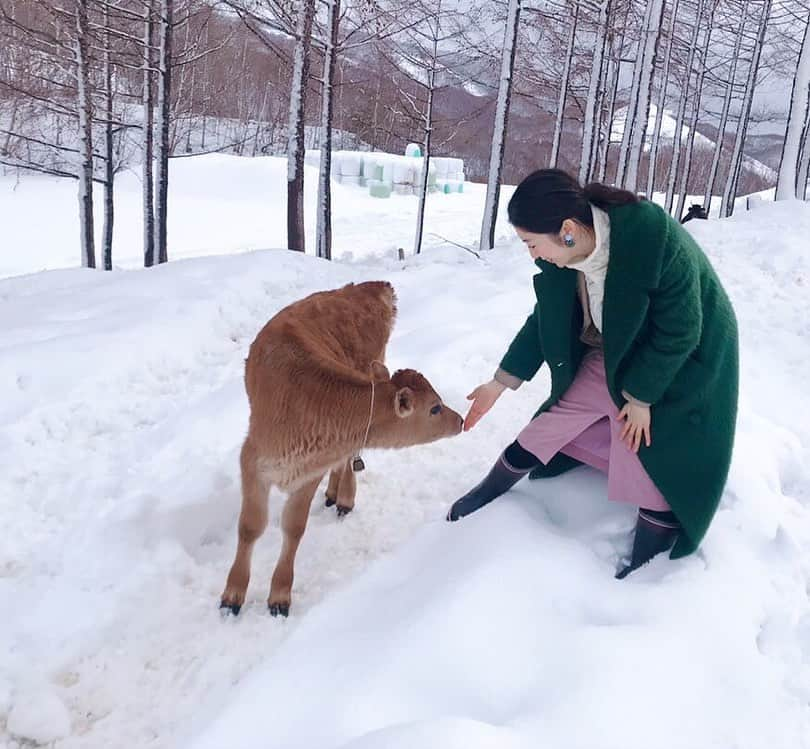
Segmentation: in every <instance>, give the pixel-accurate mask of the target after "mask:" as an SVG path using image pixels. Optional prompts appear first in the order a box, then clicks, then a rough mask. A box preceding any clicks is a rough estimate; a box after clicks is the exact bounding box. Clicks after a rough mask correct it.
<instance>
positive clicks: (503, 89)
mask: <svg viewBox="0 0 810 749" xmlns="http://www.w3.org/2000/svg"><path fill="white" fill-rule="evenodd" d="M521 1H522V0H509V7H508V10H507V12H506V28H505V30H504V35H503V52H502V53H501V79H500V83H499V85H498V101H497V104H496V106H495V126H494V132H493V134H492V148H491V149H490V154H489V173H488V175H487V196H486V200H485V201H484V221H483V223H482V225H481V238H480V241H479V246H480V249H481V250H491V249H492V248H493V247H494V246H495V224H496V222H497V219H498V201H499V199H500V193H501V173H502V171H503V154H504V150H505V148H506V131H507V127H508V125H509V104H510V101H511V99H512V75H513V72H514V69H515V52H516V50H517V34H518V25H519V23H520V5H521Z"/></svg>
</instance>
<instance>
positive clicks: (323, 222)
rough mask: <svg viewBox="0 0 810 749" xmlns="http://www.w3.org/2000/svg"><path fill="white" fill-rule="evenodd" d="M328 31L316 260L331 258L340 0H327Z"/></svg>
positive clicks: (322, 112) (324, 72)
mask: <svg viewBox="0 0 810 749" xmlns="http://www.w3.org/2000/svg"><path fill="white" fill-rule="evenodd" d="M326 2H327V21H326V27H327V29H328V34H327V39H326V50H325V51H324V58H323V81H322V88H321V90H322V92H323V93H322V95H321V163H320V174H319V181H318V225H317V226H318V240H317V254H318V257H322V258H326V259H327V260H331V259H332V191H331V189H330V179H331V174H332V110H333V100H332V98H333V97H332V91H333V88H334V85H335V55H336V50H337V45H338V29H339V26H340V0H326Z"/></svg>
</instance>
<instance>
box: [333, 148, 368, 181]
mask: <svg viewBox="0 0 810 749" xmlns="http://www.w3.org/2000/svg"><path fill="white" fill-rule="evenodd" d="M338 153H340V174H341V176H343V177H360V176H361V167H362V164H363V156H362V155H361V154H360V153H359V152H355V151H339V152H338Z"/></svg>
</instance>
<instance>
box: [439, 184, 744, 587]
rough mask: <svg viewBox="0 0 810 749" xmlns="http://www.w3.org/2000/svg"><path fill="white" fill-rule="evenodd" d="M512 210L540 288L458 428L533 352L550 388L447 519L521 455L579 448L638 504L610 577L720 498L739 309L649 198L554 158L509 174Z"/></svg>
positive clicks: (529, 459) (516, 469)
mask: <svg viewBox="0 0 810 749" xmlns="http://www.w3.org/2000/svg"><path fill="white" fill-rule="evenodd" d="M509 222H510V223H511V224H512V225H513V226H514V227H515V231H516V232H517V234H518V236H519V237H520V238H521V239H522V240H523V241H524V242H525V243H526V246H527V247H528V249H529V254H530V255H531V257H532V259H533V260H534V261H535V264H536V265H537V266H538V267H539V268H540V271H541V272H540V273H538V274H536V275H535V276H534V290H535V295H536V297H537V303H536V304H535V307H534V311H533V312H532V314H531V315H529V318H528V319H527V320H526V323H525V324H524V325H523V327H522V328H521V330H520V331H519V332H518V334H517V335H516V336H515V338H514V340H513V341H512V343H511V345H510V346H509V349H508V350H507V352H506V355H505V356H504V358H503V360H502V361H501V363H500V366H499V368H498V370H497V371H496V373H495V376H494V378H493V379H492V380H490V381H489V382H487V383H485V384H483V385H479V386H478V387H477V388H476V389H475V390H473V392H472V393H471V394H470V395H469V396H468V398H469V399H470V400H472V401H473V403H472V406H471V407H470V410H469V413H468V414H467V417H466V420H465V423H464V429H465V430H469V429H472V428H473V427H474V426H475V424H476V423H477V422H478V421H479V420H480V419H481V417H482V416H483V415H484V414H485V413H487V411H489V409H490V408H492V406H493V404H494V403H495V401H496V400H497V399H498V398H499V397H500V395H501V393H503V391H504V390H505V389H506V388H511V389H516V388H517V387H519V386H520V384H521V383H522V382H523V381H524V380H530V379H531V378H532V377H533V376H534V375H535V374H536V372H537V371H538V369H539V368H540V366H541V364H542V363H543V362H546V363H547V364H548V366H549V368H550V370H551V395H550V397H549V398H548V400H546V402H545V403H543V405H542V406H540V409H539V410H538V412H537V413H536V414H535V416H534V418H533V419H532V420H531V422H529V424H528V425H527V426H526V427H525V429H523V431H521V432H520V434H518V436H517V439H516V440H515V441H514V442H513V443H512V444H511V445H509V447H507V448H506V450H505V451H504V452H503V453H502V454H501V456H500V457H499V458H498V461H497V462H496V463H495V465H494V467H493V468H492V470H491V471H490V472H489V474H488V475H487V476H486V478H484V480H483V481H482V482H481V483H480V484H479V485H478V486H476V487H475V488H474V489H472V490H471V491H470V492H469V493H468V494H465V495H464V496H463V497H461V499H459V500H457V501H456V502H455V503H454V504H453V506H452V507H451V508H450V511H449V513H448V515H447V519H448V520H458V519H459V518H462V517H464V516H465V515H468V514H470V513H471V512H474V511H475V510H478V509H479V508H481V507H483V506H484V505H485V504H487V503H488V502H491V501H492V500H493V499H495V498H496V497H498V496H500V495H501V494H503V493H504V492H505V491H506V490H507V489H509V488H510V487H512V486H513V485H514V484H515V483H516V482H517V481H519V480H520V479H521V478H522V477H523V476H524V475H526V474H527V473H529V472H530V471H531V472H532V478H543V477H548V476H556V475H558V474H560V473H563V472H564V471H567V470H569V469H571V468H574V467H575V466H578V465H582V464H583V463H586V464H588V465H590V466H593V467H595V468H597V469H599V470H602V471H605V472H606V473H607V475H608V498H609V499H611V500H614V501H618V502H629V503H632V504H634V505H637V506H638V507H639V511H638V518H637V521H636V530H635V537H634V541H633V548H632V552H631V554H630V559H629V562H628V563H627V564H626V565H623V566H622V567H621V569H620V570H619V571H618V572H617V574H616V577H618V578H623V577H625V576H626V575H627V574H629V573H630V572H632V571H633V570H635V569H638V568H639V567H640V566H641V565H643V564H645V563H646V562H648V561H649V560H650V559H652V557H653V556H655V555H656V554H658V553H660V552H663V551H667V550H669V549H670V548H671V549H672V552H671V557H672V558H673V559H675V558H678V557H682V556H686V555H687V554H690V553H692V552H693V551H695V549H697V547H698V545H699V544H700V541H701V539H702V538H703V536H704V534H705V533H706V530H707V529H708V527H709V524H710V523H711V520H712V517H713V516H714V513H715V510H716V509H717V505H718V503H719V501H720V496H721V494H722V491H723V486H724V484H725V481H726V476H727V475H728V469H729V463H730V461H731V449H732V443H733V440H734V427H735V420H736V413H737V385H738V341H737V325H736V321H735V317H734V312H733V310H732V308H731V304H730V302H729V300H728V297H727V296H726V293H725V291H724V290H723V287H722V286H721V284H720V281H719V279H718V278H717V276H716V274H715V272H714V270H713V269H712V267H711V265H710V263H709V261H708V259H707V258H706V256H705V255H704V253H703V251H702V250H701V249H700V247H698V245H697V244H696V243H695V241H694V239H692V237H691V235H690V234H689V233H688V232H687V231H686V230H685V229H683V228H682V227H681V226H680V224H679V223H678V222H677V221H675V220H674V219H673V218H671V217H670V216H669V215H668V214H667V213H665V212H664V211H663V210H662V209H661V208H660V207H658V206H657V205H655V204H654V203H651V202H648V201H646V200H639V199H638V198H637V197H636V196H635V195H634V194H632V193H630V192H626V191H624V190H618V189H616V188H613V187H608V186H607V185H601V184H590V185H587V186H586V187H585V188H582V187H580V185H579V184H578V183H577V181H576V180H575V179H574V178H573V177H571V176H569V175H568V174H566V173H565V172H562V171H560V170H557V169H541V170H540V171H537V172H534V173H532V174H530V175H529V176H528V177H526V179H524V180H523V182H521V184H520V185H518V187H517V189H516V190H515V193H514V195H513V196H512V199H511V200H510V201H509Z"/></svg>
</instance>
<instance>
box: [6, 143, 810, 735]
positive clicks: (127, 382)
mask: <svg viewBox="0 0 810 749" xmlns="http://www.w3.org/2000/svg"><path fill="white" fill-rule="evenodd" d="M195 162H197V163H196V166H192V164H194V163H195ZM175 178H176V180H177V184H178V193H177V197H176V199H175V200H174V201H173V203H172V207H171V210H172V217H171V222H172V223H171V228H170V233H171V236H173V237H174V238H175V239H174V242H175V243H176V244H174V245H173V248H174V249H173V250H172V249H170V254H173V255H174V257H179V256H184V257H188V258H191V256H192V255H199V256H202V255H215V254H216V253H218V252H219V253H221V254H219V255H217V256H211V257H194V258H191V259H185V260H180V261H175V262H172V263H170V264H168V265H166V266H162V267H159V268H155V269H151V270H149V271H144V270H139V269H135V266H137V264H138V256H139V252H140V249H139V246H138V241H139V239H138V232H137V226H138V224H137V221H136V219H137V213H136V206H137V192H136V190H135V186H134V184H133V185H132V186H131V189H132V191H133V205H132V207H131V208H125V209H123V210H122V216H121V223H120V225H119V232H120V233H119V235H118V237H119V241H120V245H121V247H122V251H121V257H119V261H120V264H121V265H122V266H124V267H125V268H126V267H128V268H131V269H129V270H127V269H122V270H117V271H115V272H113V273H111V274H103V273H100V272H94V271H86V270H77V269H73V270H51V271H48V272H40V273H32V274H30V275H24V276H18V277H14V278H6V279H3V280H0V318H2V320H3V325H2V326H0V382H2V384H3V392H4V398H3V399H2V400H0V512H2V517H3V536H2V543H0V609H2V611H3V612H4V616H3V617H0V642H2V643H3V645H4V647H3V648H2V649H0V747H2V749H23V747H25V748H26V749H27V747H29V746H30V743H29V740H33V741H39V742H43V743H44V742H49V741H52V742H53V743H52V744H51V745H50V746H52V747H53V749H109V748H112V747H116V748H117V747H127V749H146V748H147V747H149V749H155V748H159V749H168V748H169V747H172V748H174V747H178V748H183V749H214V748H216V749H220V747H233V748H234V749H253V748H254V747H255V748H256V749H258V748H259V747H261V748H262V749H276V748H278V749H282V748H283V749H298V748H299V747H300V749H314V748H316V747H317V748H318V749H338V748H340V749H404V748H405V747H407V748H408V749H411V748H412V747H413V748H415V747H419V749H455V748H458V749H462V748H463V749H490V748H492V749H495V748H496V747H497V749H501V748H505V749H518V748H519V749H523V748H524V747H538V746H547V747H554V749H593V748H594V747H598V748H599V749H614V747H615V749H619V748H621V749H650V747H652V746H655V747H657V749H695V748H696V747H700V749H730V748H731V747H735V749H762V748H763V747H768V748H769V749H771V748H772V749H797V748H798V749H801V748H802V747H807V746H808V743H807V742H808V737H809V736H810V720H809V718H810V714H809V713H808V709H807V705H808V702H810V598H808V591H809V590H810V467H809V466H810V422H808V420H807V418H806V416H805V415H806V414H807V413H810V391H809V390H808V388H807V386H806V381H805V380H806V373H807V367H808V364H807V363H808V361H809V360H810V323H808V315H807V299H808V285H810V259H808V257H807V253H806V251H805V245H806V237H807V236H808V234H810V206H808V204H803V203H783V204H766V205H763V206H762V207H761V208H760V210H758V211H756V212H752V213H740V214H739V215H738V216H735V217H734V218H732V219H728V220H723V221H720V220H712V221H701V222H698V221H695V222H691V223H690V224H689V225H688V226H689V228H690V230H692V231H693V232H694V233H695V235H696V236H697V238H698V240H699V241H700V242H701V243H702V244H703V245H704V246H705V247H706V249H707V251H708V253H709V255H710V257H711V258H712V260H713V262H714V263H715V266H716V268H717V270H718V272H719V274H720V276H721V278H722V280H723V282H724V283H725V285H726V287H727V289H728V291H729V293H730V295H731V297H732V301H733V302H734V304H735V307H736V310H737V314H738V317H739V322H740V330H741V344H742V361H741V377H742V382H741V401H740V415H739V425H738V436H737V443H736V449H735V455H734V460H733V465H732V469H731V475H730V479H729V483H728V487H727V491H726V494H725V496H724V499H723V503H722V506H721V509H720V511H719V513H718V515H717V518H716V520H715V523H714V525H713V526H712V528H711V530H710V532H709V534H708V536H707V538H706V540H705V543H704V545H703V547H702V548H701V550H700V552H699V553H698V554H696V555H694V556H692V557H690V558H687V559H684V560H679V561H677V562H670V561H668V560H665V559H657V560H655V561H654V562H653V563H652V564H651V565H650V566H649V567H647V568H645V569H643V570H641V571H639V572H638V573H635V574H634V575H632V576H631V577H629V578H628V579H627V580H625V581H622V582H619V581H616V580H614V579H613V570H614V567H615V565H616V562H617V560H618V557H619V555H620V554H621V553H622V552H623V551H624V550H625V549H626V547H627V544H628V541H629V534H630V531H631V528H632V524H633V513H632V510H631V509H630V508H628V507H624V506H613V505H609V504H608V503H607V501H606V500H605V499H604V494H605V481H604V479H603V478H602V477H601V475H599V474H597V473H596V472H593V471H591V470H590V469H584V468H583V469H579V470H578V471H576V472H573V473H571V474H569V475H567V476H565V477H561V478H558V479H554V480H549V481H547V482H541V483H534V482H532V483H529V482H524V483H522V484H520V485H519V486H518V487H517V488H516V489H515V490H514V491H512V492H511V493H510V494H509V495H508V496H506V497H504V498H502V499H501V500H499V501H497V502H494V503H493V504H492V505H490V506H489V507H488V508H486V509H485V510H483V511H481V512H480V513H477V514H475V515H473V516H470V517H469V518H467V519H466V520H464V521H463V522H460V523H457V524H453V525H450V524H447V523H445V522H444V520H443V517H444V513H445V511H446V509H447V507H448V505H449V504H450V503H451V502H452V501H453V500H454V499H456V498H457V497H458V496H459V495H460V494H461V493H463V492H464V491H466V490H467V489H469V488H470V487H471V486H472V485H473V484H474V483H476V482H477V481H478V480H479V479H480V477H481V475H482V474H483V472H484V471H486V470H487V469H488V467H489V465H490V464H491V462H492V461H493V459H494V458H495V457H496V456H497V454H498V452H499V450H500V449H501V448H502V447H503V446H504V445H505V444H507V442H508V441H509V440H511V439H512V438H513V437H514V435H515V433H516V432H517V431H518V430H519V429H520V427H521V426H522V425H523V424H524V423H525V421H526V420H527V419H528V418H530V416H531V414H532V413H533V411H534V408H535V407H536V405H537V404H538V403H539V402H540V400H542V399H543V398H544V397H545V393H546V391H547V388H548V377H547V374H546V372H545V371H541V373H540V374H539V375H538V376H537V378H535V380H534V381H533V382H532V383H530V384H528V385H527V386H525V387H523V388H521V390H519V391H518V392H516V393H508V394H506V395H505V396H504V397H503V398H502V399H501V401H499V403H498V405H497V407H496V408H495V409H494V410H493V411H492V412H491V413H490V414H489V415H488V416H487V417H486V418H485V419H484V420H483V421H482V422H481V424H480V425H479V426H478V427H476V429H475V430H473V431H471V432H469V433H466V434H463V435H461V436H459V437H456V438H453V439H450V440H445V441H442V442H437V443H435V444H433V445H427V446H422V447H418V448H412V449H410V450H407V451H401V452H395V451H391V452H384V451H378V452H370V453H369V454H368V455H367V456H366V464H367V470H366V471H365V472H364V473H363V474H362V475H361V476H360V480H359V490H358V497H357V507H356V509H355V511H354V512H353V513H352V514H351V515H350V516H349V517H348V518H346V519H345V520H344V521H343V522H338V521H337V519H336V517H335V514H334V511H333V510H328V509H326V508H325V507H324V506H323V505H322V503H321V501H320V500H319V499H316V501H315V503H314V504H313V509H312V514H311V517H310V520H309V526H308V529H307V532H306V535H305V536H304V539H303V542H302V545H301V548H300V550H299V553H298V558H297V564H296V581H295V587H294V592H293V595H294V600H293V609H292V612H291V616H290V618H289V619H288V620H286V621H285V620H278V619H273V618H271V617H270V616H269V615H268V614H267V613H266V606H265V600H266V596H267V589H268V585H269V575H270V573H271V571H272V567H273V565H274V563H275V560H276V557H277V555H278V551H279V546H280V543H279V542H280V533H279V529H278V513H279V509H280V500H281V497H280V496H279V495H277V494H275V493H274V494H273V495H272V496H271V524H270V528H269V529H268V531H267V533H266V534H265V536H264V537H263V538H262V539H261V541H260V542H259V543H258V545H257V549H256V553H255V555H254V563H253V578H252V581H251V586H250V589H249V591H248V600H247V603H246V605H245V607H244V609H243V612H242V614H241V615H240V616H239V617H238V618H237V619H233V618H232V619H230V620H223V619H221V617H220V615H219V612H218V610H217V605H218V596H219V594H220V592H221V590H222V587H223V584H224V580H225V575H226V574H227V570H228V566H229V564H230V562H231V559H232V555H233V551H234V547H235V540H236V515H237V512H238V506H239V480H238V475H239V474H238V460H237V458H238V451H239V447H240V444H241V440H242V438H243V436H244V434H245V429H246V419H247V403H246V400H245V396H244V390H243V385H242V372H243V359H244V356H245V355H246V352H247V349H248V346H249V345H250V343H251V341H252V340H253V337H254V336H255V334H256V333H257V331H258V330H259V328H260V327H261V326H262V325H263V324H264V323H265V321H266V320H267V319H268V318H269V317H270V316H272V315H273V314H274V313H275V312H276V311H278V310H279V309H280V308H281V307H283V306H284V305H286V304H287V303H289V302H291V301H293V300H295V299H299V298H301V297H302V296H304V295H306V294H309V293H311V292H313V291H316V290H320V289H326V288H332V287H336V286H339V285H341V284H344V283H346V282H348V281H359V280H366V279H387V280H389V281H391V282H392V283H393V284H394V286H395V287H396V289H397V291H398V294H399V299H400V304H399V308H400V312H399V317H398V322H397V326H396V328H395V331H394V335H393V337H392V341H391V345H390V347H389V354H388V363H389V366H390V367H392V368H397V367H401V366H413V367H417V368H419V369H420V370H421V371H422V372H424V373H425V374H426V375H427V377H428V378H429V379H431V381H432V382H433V384H434V385H435V387H436V389H437V390H438V392H439V393H441V394H442V395H443V397H444V399H445V400H446V402H447V403H448V404H449V405H450V406H451V407H453V408H456V409H457V410H465V409H466V400H465V396H466V395H467V393H469V392H470V390H471V389H472V388H473V387H474V386H475V385H477V384H478V383H479V382H480V381H482V380H483V379H485V378H488V377H489V376H491V374H492V370H493V369H494V367H495V366H496V364H497V362H498V360H499V358H500V356H501V355H502V353H503V351H504V349H505V346H506V345H507V343H508V342H509V340H510V339H511V336H512V334H513V332H514V331H515V330H516V328H517V327H518V326H519V325H520V324H521V323H522V321H523V319H524V318H525V315H526V313H527V312H528V311H529V309H530V307H531V304H532V289H531V276H532V273H533V272H534V270H535V269H534V267H533V265H532V264H531V261H530V260H529V258H528V256H527V255H526V252H525V250H524V249H523V248H522V247H521V246H519V244H520V243H518V242H515V241H513V240H512V238H511V236H510V233H509V230H508V227H506V226H505V225H504V224H499V232H500V235H499V236H500V238H501V241H500V243H499V246H498V248H497V250H496V251H495V252H492V253H489V254H487V255H486V256H484V257H482V258H480V259H478V258H476V257H475V256H473V255H472V254H471V253H468V252H465V251H464V250H463V249H460V248H456V247H453V246H449V245H443V244H442V243H441V242H440V241H439V240H438V239H436V238H435V237H434V238H431V242H430V244H429V245H428V247H427V248H426V249H425V252H424V254H423V255H422V256H421V257H419V258H413V257H409V258H408V259H406V260H405V261H404V262H399V261H397V260H395V259H394V258H395V254H394V248H395V247H397V246H404V247H406V248H408V247H409V246H410V242H411V236H412V219H413V215H414V211H415V204H416V199H415V198H414V197H411V196H395V197H393V198H391V199H389V200H376V201H375V200H374V199H373V198H368V197H367V196H366V195H365V193H364V192H363V191H361V190H357V189H356V188H343V187H341V186H336V206H335V212H336V219H335V221H336V244H337V246H338V247H339V254H340V256H341V258H342V262H337V263H327V262H324V261H319V260H317V259H315V258H313V257H311V256H302V255H300V254H298V253H289V252H286V251H281V250H273V249H269V250H266V251H259V252H241V251H242V250H245V249H250V248H253V247H262V246H264V247H272V246H273V245H276V246H278V245H280V244H281V242H282V240H283V232H284V229H283V220H282V219H283V194H284V190H285V189H286V184H285V179H284V171H283V161H281V160H273V159H257V160H239V159H225V158H223V157H215V158H209V159H203V160H200V161H199V162H198V161H197V160H189V161H185V162H181V163H179V164H178V168H177V170H176V172H175ZM2 187H3V189H4V190H6V188H7V187H8V186H7V185H5V184H3V185H2ZM72 187H73V186H72V185H67V186H66V189H67V188H72ZM480 187H481V186H478V187H476V188H475V189H470V190H467V191H466V192H465V193H464V194H460V195H450V196H446V195H434V196H431V197H430V200H429V206H428V230H429V231H436V232H437V233H439V234H442V235H443V236H447V237H449V238H453V239H456V240H458V241H462V242H464V241H471V240H472V238H473V237H474V236H475V235H477V232H478V226H479V221H480V213H481V206H482V204H483V189H482V188H481V189H478V188H480ZM310 188H313V189H314V181H312V180H311V181H310ZM62 189H63V186H62V185H58V184H54V183H52V182H50V181H48V180H44V179H43V180H40V179H31V180H25V181H24V182H23V183H21V184H20V185H19V186H18V187H17V189H16V191H13V192H12V191H11V190H10V189H8V190H6V191H5V192H4V193H3V194H2V200H0V211H2V212H3V215H2V216H0V225H2V227H3V228H2V229H0V236H2V244H3V248H4V253H3V255H2V271H3V272H4V273H5V274H6V275H7V274H9V273H13V272H17V271H29V270H35V269H37V268H39V267H51V268H59V267H60V266H65V265H68V264H70V263H73V262H74V260H75V256H76V251H75V238H74V235H73V233H72V227H71V225H70V220H69V212H70V211H72V210H74V206H73V204H72V202H71V203H69V204H68V205H66V206H64V208H63V209H62V210H63V211H64V213H63V214H61V213H59V211H58V210H56V211H54V210H52V208H51V206H52V205H58V203H54V204H52V203H51V202H49V201H52V200H61V199H62V196H63V193H62V192H61V190H62ZM510 194H511V191H509V190H507V191H505V195H503V198H502V200H503V201H504V202H503V203H502V208H503V207H504V206H505V201H506V200H508V197H509V195H510ZM309 199H310V203H309V206H308V209H309V215H308V219H310V220H314V215H313V211H312V206H313V200H314V195H313V194H312V193H309ZM45 215H47V216H49V218H48V220H47V221H45V220H42V218H41V217H42V216H45ZM234 253H238V254H234ZM653 429H654V426H653ZM684 470H688V466H685V467H684Z"/></svg>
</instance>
